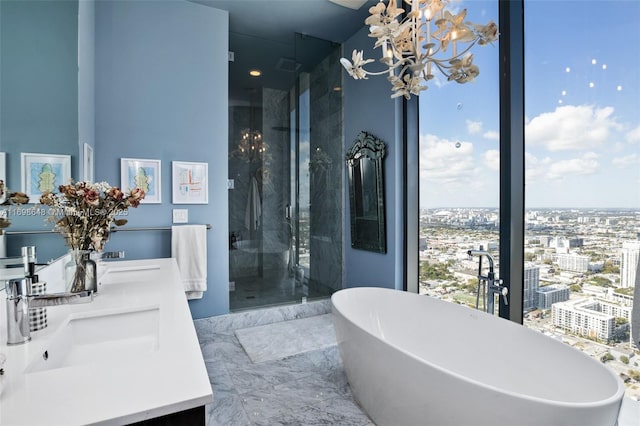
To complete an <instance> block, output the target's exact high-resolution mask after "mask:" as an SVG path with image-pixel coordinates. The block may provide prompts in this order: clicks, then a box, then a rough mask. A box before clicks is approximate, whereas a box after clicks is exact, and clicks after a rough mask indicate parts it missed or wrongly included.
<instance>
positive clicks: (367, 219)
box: [346, 130, 387, 253]
mask: <svg viewBox="0 0 640 426" xmlns="http://www.w3.org/2000/svg"><path fill="white" fill-rule="evenodd" d="M385 154H386V147H385V144H384V142H383V141H382V140H380V139H379V138H377V137H375V136H374V135H372V134H371V133H368V132H366V131H364V130H363V131H361V132H360V134H358V137H357V138H356V140H355V141H354V142H353V146H352V147H351V148H350V149H349V150H348V151H347V155H346V162H347V168H348V171H349V204H350V217H351V247H352V248H355V249H361V250H368V251H373V252H377V253H386V252H387V238H386V224H385V214H384V209H385V205H384V171H383V159H384V157H385ZM369 161H370V162H371V165H373V172H374V175H373V179H371V178H370V179H368V180H365V179H363V177H364V175H365V171H366V170H365V169H366V167H365V166H366V165H368V164H369V163H365V162H369ZM366 174H367V175H368V176H370V175H371V174H370V173H366ZM367 194H368V195H369V196H367ZM371 195H373V197H371ZM371 198H374V199H375V209H372V208H370V207H367V205H368V204H370V203H367V202H365V201H366V199H371ZM363 205H364V207H366V210H367V211H368V212H371V211H372V210H373V211H374V213H375V215H370V214H369V215H367V214H364V212H363V210H364V208H363Z"/></svg>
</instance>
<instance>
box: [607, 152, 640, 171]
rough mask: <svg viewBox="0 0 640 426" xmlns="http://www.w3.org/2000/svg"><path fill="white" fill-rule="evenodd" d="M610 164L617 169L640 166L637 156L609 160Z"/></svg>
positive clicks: (631, 155)
mask: <svg viewBox="0 0 640 426" xmlns="http://www.w3.org/2000/svg"><path fill="white" fill-rule="evenodd" d="M611 163H612V164H613V165H614V166H616V167H619V168H625V167H629V166H635V165H639V166H640V156H639V155H638V154H630V155H626V156H624V157H616V158H614V159H613V160H611Z"/></svg>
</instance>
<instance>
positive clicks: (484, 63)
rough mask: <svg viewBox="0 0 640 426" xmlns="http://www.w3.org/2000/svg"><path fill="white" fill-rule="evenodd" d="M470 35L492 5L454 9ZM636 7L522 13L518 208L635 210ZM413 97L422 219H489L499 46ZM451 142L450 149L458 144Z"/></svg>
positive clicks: (574, 6) (494, 184) (639, 86)
mask: <svg viewBox="0 0 640 426" xmlns="http://www.w3.org/2000/svg"><path fill="white" fill-rule="evenodd" d="M455 7H456V8H463V7H466V8H467V9H468V13H467V18H468V19H469V20H471V21H474V22H476V23H486V22H488V21H489V20H494V21H496V22H497V15H498V11H497V1H495V2H494V1H492V2H486V1H469V0H467V1H466V2H458V3H456V4H455ZM638 21H640V1H637V0H621V1H618V0H616V1H605V0H597V1H596V0H584V1H545V0H526V1H525V31H526V33H525V72H526V75H525V80H526V87H525V100H526V101H525V111H526V113H525V115H526V117H525V121H526V129H525V144H526V146H525V151H526V158H525V167H526V192H525V200H526V207H527V208H535V207H609V208H613V207H624V208H640V55H638V53H637V49H638V46H640V30H638V29H637V22H638ZM474 58H475V63H476V64H477V65H478V66H479V67H480V76H479V77H478V78H477V80H476V81H474V82H472V83H468V84H464V85H459V84H457V83H447V82H445V81H444V79H436V80H435V82H433V81H432V83H430V84H429V89H428V90H427V91H426V92H423V93H422V94H421V95H420V138H421V149H420V164H421V166H420V169H421V170H420V175H421V181H420V184H421V191H420V198H421V207H423V208H424V207H427V208H432V207H476V206H479V207H482V206H485V207H497V205H498V199H499V184H498V173H499V157H498V149H499V136H498V130H499V117H498V114H499V102H498V97H499V92H498V91H499V88H498V44H495V45H493V46H485V47H477V48H475V49H474ZM458 142H459V143H458Z"/></svg>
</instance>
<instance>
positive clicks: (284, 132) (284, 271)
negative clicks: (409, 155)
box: [229, 34, 344, 311]
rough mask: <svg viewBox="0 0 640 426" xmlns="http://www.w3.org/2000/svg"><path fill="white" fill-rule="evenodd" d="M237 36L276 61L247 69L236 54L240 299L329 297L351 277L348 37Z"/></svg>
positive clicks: (234, 302)
mask: <svg viewBox="0 0 640 426" xmlns="http://www.w3.org/2000/svg"><path fill="white" fill-rule="evenodd" d="M234 44H235V47H236V48H237V49H241V50H242V49H247V50H249V51H251V52H253V53H252V54H253V55H262V56H264V58H263V61H262V63H263V64H273V65H274V66H272V67H269V65H263V66H264V67H265V69H257V68H255V69H254V71H259V72H260V73H261V75H260V76H259V77H253V78H252V77H251V76H249V78H246V77H245V73H246V74H247V75H248V70H245V69H243V65H242V64H239V63H238V62H239V61H235V62H233V63H230V88H229V100H230V102H229V104H230V111H229V117H230V125H229V178H230V189H229V271H230V283H229V300H230V309H231V311H238V310H242V309H252V308H255V307H260V306H272V305H278V304H288V303H300V302H304V301H306V300H311V299H315V298H324V297H328V296H330V295H331V294H332V293H333V292H334V291H336V290H338V289H340V288H342V280H343V267H342V264H343V261H342V258H343V255H342V250H343V247H342V233H343V195H342V194H343V179H344V178H343V167H344V161H343V155H342V151H343V148H342V147H343V140H342V133H343V132H342V92H341V81H342V80H341V68H340V63H339V58H340V45H338V44H335V43H331V42H328V41H326V40H320V39H317V38H314V37H309V36H305V35H301V34H294V35H293V36H292V39H291V42H290V43H283V42H280V41H272V40H264V39H259V40H257V39H256V38H255V37H250V36H243V35H239V34H235V35H231V37H230V45H231V46H232V50H233V47H234ZM258 50H259V51H258ZM238 53H240V52H235V56H236V58H238ZM242 53H246V52H244V51H243V52H242ZM256 63H257V62H256Z"/></svg>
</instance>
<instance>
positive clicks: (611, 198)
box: [524, 0, 640, 399]
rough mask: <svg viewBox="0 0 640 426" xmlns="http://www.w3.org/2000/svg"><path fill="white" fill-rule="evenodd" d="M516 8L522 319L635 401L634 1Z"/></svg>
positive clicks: (637, 149) (639, 130) (638, 159)
mask: <svg viewBox="0 0 640 426" xmlns="http://www.w3.org/2000/svg"><path fill="white" fill-rule="evenodd" d="M524 8H525V9H524V12H525V13H524V16H525V112H526V124H525V167H526V168H525V179H526V187H525V188H526V190H525V201H526V203H525V207H526V218H525V220H526V222H525V247H524V249H525V260H526V262H525V268H524V270H525V281H524V286H525V288H524V295H525V300H524V308H525V315H524V324H525V325H526V326H528V327H531V328H534V329H536V330H539V331H541V332H543V333H546V334H549V335H552V336H554V337H556V338H558V339H561V340H562V341H563V342H565V343H567V344H569V345H571V346H573V347H575V348H577V349H579V350H581V351H583V352H585V353H587V354H589V355H591V356H593V357H595V358H597V359H599V360H601V361H602V362H603V363H605V364H606V365H607V366H608V367H610V368H611V369H613V370H614V371H615V372H616V373H618V374H619V375H620V376H621V378H623V379H624V380H625V382H626V386H627V394H628V395H629V396H631V397H634V398H636V399H637V398H638V397H640V361H638V352H637V351H634V348H633V347H632V346H631V345H630V321H631V309H632V303H633V288H634V283H635V271H636V265H637V262H638V253H639V252H640V238H639V237H640V236H639V234H638V231H639V230H640V57H639V56H638V55H637V54H636V53H635V52H634V53H632V51H634V50H635V49H637V46H638V45H640V31H638V28H637V25H636V24H635V23H636V22H638V20H640V3H639V2H637V1H625V0H622V1H586V2H575V1H542V0H525V1H524ZM636 303H638V302H637V301H636Z"/></svg>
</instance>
